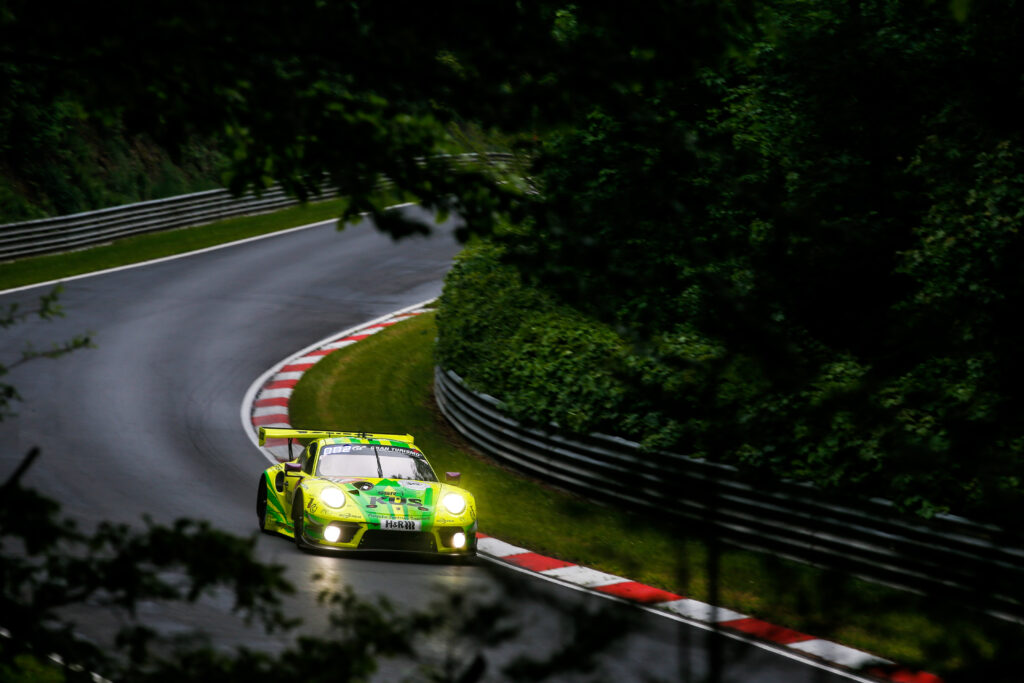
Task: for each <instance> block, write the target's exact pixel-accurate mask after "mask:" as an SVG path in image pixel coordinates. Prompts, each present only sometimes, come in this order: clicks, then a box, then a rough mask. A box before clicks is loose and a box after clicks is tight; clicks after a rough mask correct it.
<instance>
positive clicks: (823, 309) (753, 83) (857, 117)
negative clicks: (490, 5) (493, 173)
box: [440, 1, 1024, 519]
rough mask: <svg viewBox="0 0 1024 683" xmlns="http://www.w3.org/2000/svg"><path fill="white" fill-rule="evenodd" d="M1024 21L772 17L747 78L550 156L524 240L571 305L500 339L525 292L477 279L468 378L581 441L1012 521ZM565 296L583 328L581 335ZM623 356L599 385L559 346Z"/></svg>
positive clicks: (680, 99)
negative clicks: (516, 295)
mask: <svg viewBox="0 0 1024 683" xmlns="http://www.w3.org/2000/svg"><path fill="white" fill-rule="evenodd" d="M961 9H962V8H961ZM1021 21H1022V19H1021V16H1020V12H1019V7H1017V6H1016V4H1015V3H987V2H973V3H970V5H969V11H968V12H966V14H964V15H962V16H957V15H956V14H954V13H953V12H951V11H950V10H949V9H948V8H947V7H945V6H939V5H930V6H922V5H917V4H914V3H902V2H861V3H846V2H831V1H821V2H777V3H766V4H765V6H763V7H762V8H761V12H760V15H759V20H758V27H759V31H758V32H756V35H755V38H754V39H753V40H752V41H751V42H750V43H749V45H748V46H747V47H746V48H745V49H744V50H743V52H742V58H741V59H737V60H736V61H735V62H734V63H732V64H728V65H725V66H723V67H721V68H704V69H700V70H697V71H695V72H693V73H680V74H679V75H678V76H677V77H675V78H664V79H661V80H659V81H657V82H656V84H655V87H652V88H650V89H641V90H639V91H638V92H637V93H636V94H635V97H634V98H633V100H632V102H633V104H634V106H633V107H632V108H631V109H630V110H628V111H615V110H613V109H611V108H610V107H607V106H597V105H595V106H593V107H591V108H589V109H588V110H587V111H586V112H585V115H584V116H581V117H580V118H579V119H578V120H577V126H576V127H575V128H573V129H571V130H567V131H564V132H562V133H560V134H557V135H552V136H548V138H547V139H546V142H545V146H544V149H543V154H542V155H541V156H540V159H539V161H538V163H537V164H536V165H535V171H536V181H537V182H538V185H539V186H540V187H541V188H542V192H541V194H540V195H539V196H538V197H536V198H535V201H534V202H533V203H532V204H531V205H530V206H528V207H526V208H525V209H524V210H523V212H522V216H521V218H522V221H521V224H522V225H524V226H526V229H522V228H520V229H517V230H514V231H509V232H507V233H506V234H502V235H498V236H497V239H498V241H500V242H501V243H502V244H504V247H503V250H504V251H503V253H504V260H505V261H506V262H510V263H513V264H515V265H516V266H518V267H519V269H520V270H521V271H522V272H524V273H525V274H526V276H527V278H528V282H529V283H530V285H531V287H536V288H539V289H540V290H543V291H544V292H547V293H548V294H547V295H545V296H544V297H540V299H538V295H536V294H529V295H526V296H523V297H522V302H523V303H522V304H520V305H518V306H517V307H516V308H515V309H514V310H521V309H527V310H529V311H531V312H530V313H524V314H522V315H523V317H522V325H521V326H518V325H516V324H515V323H513V325H512V327H511V328H509V327H508V326H507V325H504V324H502V323H501V321H505V320H508V319H509V318H513V319H514V316H510V315H509V314H502V315H498V316H496V317H495V320H496V321H498V322H497V323H496V324H494V325H489V324H488V323H487V319H486V316H487V315H488V314H491V313H492V312H493V307H487V306H485V305H484V304H485V302H487V301H494V300H496V299H497V298H498V297H502V299H501V300H502V301H508V300H509V298H510V297H509V295H508V294H507V292H509V291H511V290H508V289H506V288H507V286H508V285H507V284H502V279H503V278H507V277H511V276H509V275H508V274H507V273H506V274H502V273H504V271H503V270H501V269H500V268H498V267H497V266H496V265H495V263H493V261H494V259H487V258H484V257H479V256H478V257H474V259H476V260H475V262H474V265H473V266H472V267H468V266H467V265H466V264H462V265H461V266H460V268H459V269H457V270H456V271H455V272H454V273H453V276H452V278H451V280H450V282H449V291H447V292H446V296H445V302H446V304H447V306H446V307H445V308H443V309H442V316H441V319H440V320H441V322H442V340H441V346H440V349H441V358H442V360H443V361H444V362H446V363H450V364H451V365H452V366H453V367H454V368H455V369H457V370H459V371H460V372H464V373H466V374H467V375H468V376H469V377H470V378H474V380H473V381H474V382H475V384H476V385H477V386H478V387H480V388H485V389H491V390H493V392H494V393H496V394H497V395H499V396H500V397H501V398H502V399H503V400H504V401H505V402H506V403H507V404H508V405H509V406H511V407H513V408H519V409H521V410H522V409H525V407H526V406H527V405H529V404H533V405H536V406H538V409H539V412H538V414H537V417H538V418H540V419H542V420H545V421H547V420H550V421H554V422H557V423H558V424H560V425H562V426H563V427H566V428H577V429H580V428H592V427H600V428H605V429H606V428H608V425H609V424H615V423H618V430H617V431H619V432H620V433H624V434H626V435H628V436H632V437H635V438H638V439H641V440H642V441H643V442H644V443H645V444H647V445H648V446H650V447H661V448H670V449H673V450H682V451H685V452H690V453H696V454H700V455H705V456H708V457H713V458H716V459H721V460H727V461H731V462H735V463H738V464H741V465H743V466H745V467H748V468H755V469H763V470H768V471H771V472H772V473H774V475H775V476H788V477H796V478H799V479H806V480H811V481H814V482H815V483H817V484H819V485H821V486H823V487H826V488H831V489H837V490H842V491H844V492H851V491H859V492H861V493H862V494H863V495H879V494H881V495H885V496H889V497H891V498H893V499H894V500H896V501H897V502H898V503H899V504H901V505H902V506H903V507H905V508H907V509H911V510H914V511H917V512H919V513H921V514H925V515H927V514H931V513H933V512H934V511H936V510H955V511H958V512H964V513H969V514H972V515H977V516H987V515H991V516H993V517H995V518H997V519H1005V515H1006V514H1007V512H1008V510H1011V509H1019V508H1020V506H1021V504H1022V496H1021V493H1022V485H1021V484H1022V481H1024V432H1022V431H1021V428H1020V426H1019V422H1018V421H1017V420H1016V419H1015V418H1014V416H1015V415H1018V414H1020V412H1021V410H1022V408H1024V397H1022V395H1021V391H1020V387H1021V386H1022V382H1024V366H1022V364H1021V361H1020V357H1019V354H1018V353H1017V351H1016V349H1017V348H1019V347H1020V346H1021V343H1022V342H1024V339H1022V333H1024V326H1022V324H1021V322H1020V321H1021V316H1020V313H1019V311H1020V310H1022V309H1024V299H1022V296H1021V295H1022V294H1024V292H1022V291H1021V280H1020V278H1019V276H1018V275H1017V274H1016V272H1015V271H1016V266H1017V264H1018V263H1019V262H1020V258H1019V257H1020V253H1021V251H1022V248H1024V245H1022V242H1021V235H1020V233H1019V229H1020V226H1021V219H1022V218H1024V169H1022V166H1021V156H1020V155H1021V145H1022V142H1024V140H1022V139H1021V133H1020V130H1019V121H1021V120H1024V91H1022V89H1021V88H1020V83H1019V73H1020V68H1021V65H1022V59H1021V57H1022V55H1021V49H1020V47H1019V41H1018V40H1017V38H1016V37H1015V36H1017V35H1019V29H1020V28H1021V26H1020V24H1021ZM481 259H483V260H481ZM488 261H490V262H489V263H488ZM489 269H493V270H491V271H490V272H489ZM463 281H465V282H466V284H467V285H468V287H467V286H464V285H463V284H462V282H463ZM488 287H490V288H491V289H489V290H488V289H486V288H488ZM463 289H475V290H476V291H474V292H473V293H472V294H468V293H466V292H464V291H463ZM503 289H504V290H505V292H504V293H501V292H502V290H503ZM453 290H454V291H453ZM466 297H469V298H466ZM549 299H554V300H558V301H561V302H564V303H565V304H567V305H569V306H571V307H572V308H573V309H574V311H573V312H572V313H570V314H567V315H564V316H562V315H560V316H559V317H560V322H557V323H556V322H553V320H552V319H551V317H550V316H551V315H552V314H551V313H550V306H548V305H547V303H545V304H544V305H542V306H540V307H536V306H535V305H534V303H533V302H535V301H537V300H543V301H545V302H547V301H548V300H549ZM577 311H578V312H577ZM579 312H581V313H583V314H585V315H586V316H588V317H589V318H591V320H588V321H586V322H584V323H577V324H575V325H576V329H577V331H578V332H579V333H580V334H579V335H576V336H575V337H574V335H573V334H572V333H571V332H567V331H559V330H560V329H561V328H563V327H564V326H573V325H574V323H572V322H571V321H573V320H580V313H579ZM463 318H464V319H465V320H464V321H462V322H460V319H463ZM541 320H543V321H544V322H543V327H544V329H545V331H544V332H543V333H540V334H538V333H537V329H538V328H537V327H536V325H537V324H538V321H541ZM598 323H603V324H604V325H606V326H607V327H605V328H599V327H598ZM595 329H602V332H601V333H600V334H597V333H595V332H594V330H595ZM612 330H614V332H615V334H616V335H617V337H618V341H615V340H614V339H611V338H609V337H607V335H609V334H610V333H611V331H612ZM449 333H451V336H453V337H457V336H463V335H467V334H468V335H473V334H475V335H476V336H475V337H474V338H473V341H472V342H471V343H467V342H462V341H457V340H453V339H449V338H448V337H449ZM574 338H575V339H577V340H579V341H574ZM600 338H605V339H606V341H604V342H602V343H600V346H601V348H602V352H601V356H600V359H596V358H593V357H590V358H588V362H581V363H579V364H576V365H573V364H571V363H564V362H560V361H559V360H558V358H559V354H558V353H557V352H555V349H554V348H553V347H554V346H557V347H559V348H560V349H561V351H562V352H563V353H564V354H566V356H567V357H572V356H573V355H574V354H580V356H581V357H582V358H587V357H588V356H587V354H588V353H590V351H591V349H592V348H594V346H592V345H597V344H598V343H597V342H596V341H595V340H597V339H600ZM552 342H554V343H552ZM524 344H525V346H524ZM623 345H625V346H628V347H629V351H628V352H625V353H624V352H623V351H622V347H623ZM470 347H475V348H480V349H486V353H483V354H474V353H472V348H470ZM511 359H515V362H516V363H518V364H520V365H521V367H519V368H518V369H515V368H512V367H510V364H511ZM478 364H482V365H483V366H485V367H473V366H474V365H478ZM588 385H594V386H603V387H604V388H603V389H602V390H601V391H599V392H596V393H592V394H588V393H586V392H584V391H581V390H579V388H581V387H587V386H588ZM542 386H547V387H549V389H548V390H547V393H548V398H547V399H545V400H539V399H538V393H537V391H538V388H539V387H542ZM598 394H599V395H598ZM570 397H571V399H572V400H575V401H577V404H576V405H575V406H572V405H569V404H570V403H571V402H572V400H567V401H563V400H562V399H570ZM556 405H557V406H558V407H557V409H555V408H554V406H556ZM623 406H629V407H633V408H639V409H640V410H638V411H629V410H624V409H623ZM580 416H585V419H580Z"/></svg>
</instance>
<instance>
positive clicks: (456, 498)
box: [441, 493, 466, 515]
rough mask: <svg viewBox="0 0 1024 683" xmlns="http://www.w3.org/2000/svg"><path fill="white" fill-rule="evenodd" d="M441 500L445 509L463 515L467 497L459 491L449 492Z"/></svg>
mask: <svg viewBox="0 0 1024 683" xmlns="http://www.w3.org/2000/svg"><path fill="white" fill-rule="evenodd" d="M441 502H442V503H443V504H444V507H445V509H446V510H448V512H450V513H452V514H453V515H461V514H462V511H463V510H465V509H466V499H465V498H463V497H462V496H460V495H459V494H457V493H449V494H448V495H447V496H445V497H444V499H443V500H442V501H441Z"/></svg>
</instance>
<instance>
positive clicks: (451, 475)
mask: <svg viewBox="0 0 1024 683" xmlns="http://www.w3.org/2000/svg"><path fill="white" fill-rule="evenodd" d="M444 480H445V483H447V484H455V485H456V486H457V485H458V484H459V482H460V481H462V472H445V473H444Z"/></svg>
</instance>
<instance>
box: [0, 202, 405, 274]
mask: <svg viewBox="0 0 1024 683" xmlns="http://www.w3.org/2000/svg"><path fill="white" fill-rule="evenodd" d="M381 197H382V199H383V200H384V201H386V202H388V203H398V202H399V201H404V200H403V199H401V198H399V197H397V196H394V195H392V194H388V193H385V194H382V195H381ZM347 207H348V199H346V198H338V199H328V200H325V201H321V202H315V203H307V204H299V205H296V206H294V207H291V208H287V209H283V210H281V211H275V212H274V213H267V214H262V215H258V216H241V217H238V218H227V219H225V220H221V221H217V222H216V223H210V224H208V225H200V226H195V227H190V228H178V229H175V230H165V231H161V232H151V233H146V234H143V235H135V236H132V237H125V238H122V239H119V240H117V241H115V242H112V243H110V244H103V245H98V246H95V247H90V248H88V249H82V250H79V251H69V252H62V253H58V254H43V255H40V256H33V257H29V258H23V259H18V260H17V261H11V262H9V263H4V264H3V265H2V266H0V291H2V290H5V289H11V288H14V287H21V286H23V285H31V284H35V283H37V282H49V281H51V280H59V279H62V278H66V277H71V276H73V275H81V274H83V273H92V272H96V271H98V270H105V269H107V268H116V267H118V266H125V265H129V264H132V263H141V262H143V261H150V260H152V259H158V258H162V257H165V256H173V255H175V254H183V253H187V252H190V251H196V250H198V249H205V248H207V247H212V246H216V245H219V244H226V243H228V242H235V241H238V240H242V239H246V238H248V237H256V236H258V235H265V234H268V233H272V232H278V231H280V230H286V229H288V228H294V227H298V226H300V225H307V224H309V223H318V222H320V221H326V220H330V219H332V218H338V216H340V215H341V214H342V212H344V211H345V209H346V208H347Z"/></svg>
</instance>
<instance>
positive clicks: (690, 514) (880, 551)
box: [435, 368, 1024, 622]
mask: <svg viewBox="0 0 1024 683" xmlns="http://www.w3.org/2000/svg"><path fill="white" fill-rule="evenodd" d="M435 393H436V396H437V403H438V406H439V407H440V409H441V411H442V413H443V414H444V415H445V417H447V418H448V420H449V421H450V422H451V423H452V424H453V425H454V426H455V428H456V429H458V431H459V432H461V433H462V434H463V435H464V436H465V437H466V438H467V439H469V441H470V442H471V443H473V444H474V445H476V446H477V447H478V448H479V449H480V450H482V451H483V452H485V453H487V454H488V455H490V456H491V457H493V458H495V459H497V460H499V461H501V462H504V463H506V464H508V465H511V466H514V467H516V468H518V469H521V470H523V471H525V472H527V473H529V474H532V475H534V476H536V477H538V478H540V479H542V480H545V481H548V482H551V483H552V484H555V485H558V486H561V487H563V488H566V489H569V490H572V491H575V492H578V493H581V494H583V495H586V496H588V497H591V498H593V499H595V500H597V501H600V502H604V503H620V504H625V505H626V506H628V507H631V508H633V509H635V510H638V511H640V512H646V513H650V514H655V515H658V516H659V517H661V518H664V517H666V516H671V517H673V518H675V519H676V520H677V522H678V523H680V524H685V525H686V526H687V530H688V532H691V533H696V534H701V535H704V536H707V537H710V538H715V539H719V540H721V541H722V542H725V543H729V544H732V545H736V546H740V547H743V548H748V549H753V550H759V551H767V552H770V553H773V554H775V555H778V556H782V557H787V558H791V559H795V560H798V561H801V562H805V563H811V564H815V565H819V566H823V567H827V568H831V569H835V570H839V571H842V572H844V573H849V574H852V575H855V576H858V577H861V578H865V579H868V580H871V581H875V582H881V583H886V584H890V585H895V586H898V587H901V588H905V589H909V590H912V591H916V592H920V593H925V594H928V595H931V596H934V597H935V598H936V599H940V600H955V601H957V602H959V603H967V604H969V605H971V606H973V607H977V608H979V609H981V610H984V611H985V612H988V613H989V614H992V615H994V616H997V617H1000V618H1003V619H1008V620H1011V621H1018V622H1024V599H1022V594H1024V543H1022V540H1024V539H1022V537H1021V535H1020V534H1018V533H1010V532H1007V531H1005V530H1003V529H999V528H996V527H991V526H985V525H980V524H976V523H973V522H970V521H968V520H965V519H962V518H958V517H954V516H950V515H946V516H940V517H938V518H935V519H932V520H927V521H926V520H910V519H907V518H906V517H903V516H900V515H898V514H896V513H895V512H894V510H893V509H892V505H891V504H889V503H887V502H885V501H880V500H876V501H869V502H867V503H857V504H856V505H852V504H839V503H837V502H835V501H834V500H832V499H830V498H829V497H826V496H825V495H823V494H822V493H821V492H819V491H817V490H816V489H814V488H813V487H811V486H809V485H801V484H793V483H777V482H775V483H772V484H771V485H770V486H761V485H759V483H758V481H757V480H755V479H751V478H749V477H744V476H742V475H741V473H740V472H738V471H737V470H736V469H735V468H733V467H730V466H727V465H720V464H715V463H710V462H706V461H704V460H700V459H695V458H690V457H686V456H683V455H678V454H673V453H661V452H659V453H647V452H642V451H641V450H640V449H639V448H638V446H637V444H635V443H632V442H630V441H627V440H625V439H620V438H617V437H612V436H604V435H597V434H595V435H589V436H580V437H574V438H572V439H569V438H566V437H564V436H560V435H558V434H555V433H552V432H547V431H542V430H538V429H531V428H526V427H523V426H521V425H519V424H518V423H516V422H515V421H514V420H512V419H510V418H509V417H507V416H506V415H504V414H503V413H502V412H501V410H500V409H499V401H498V400H497V399H495V398H494V397H491V396H487V395H485V394H479V393H476V392H474V391H471V390H469V389H468V388H467V387H466V386H465V385H464V384H463V382H462V380H461V379H460V378H459V377H458V376H457V375H456V374H455V373H453V372H451V371H449V370H443V369H441V368H437V369H436V370H435Z"/></svg>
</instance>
